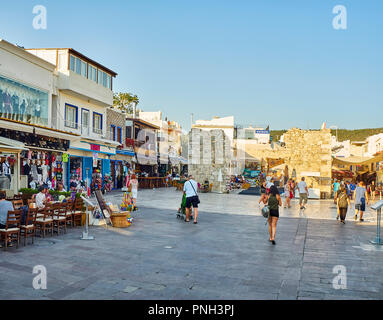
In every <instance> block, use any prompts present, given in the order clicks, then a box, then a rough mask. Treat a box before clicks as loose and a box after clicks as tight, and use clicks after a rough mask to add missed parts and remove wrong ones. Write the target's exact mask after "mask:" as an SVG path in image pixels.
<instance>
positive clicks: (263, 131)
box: [255, 130, 270, 134]
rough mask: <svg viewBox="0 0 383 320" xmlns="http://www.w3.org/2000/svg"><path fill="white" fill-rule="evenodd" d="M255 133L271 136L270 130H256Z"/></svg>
mask: <svg viewBox="0 0 383 320" xmlns="http://www.w3.org/2000/svg"><path fill="white" fill-rule="evenodd" d="M255 133H260V134H270V131H269V130H255Z"/></svg>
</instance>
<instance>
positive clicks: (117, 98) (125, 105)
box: [113, 92, 140, 114]
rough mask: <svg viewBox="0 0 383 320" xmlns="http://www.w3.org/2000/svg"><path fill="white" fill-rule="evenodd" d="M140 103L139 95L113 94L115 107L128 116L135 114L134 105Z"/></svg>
mask: <svg viewBox="0 0 383 320" xmlns="http://www.w3.org/2000/svg"><path fill="white" fill-rule="evenodd" d="M139 102H140V100H139V98H138V97H137V95H135V94H132V93H129V92H119V93H115V94H113V107H114V108H118V109H120V110H121V111H123V112H125V113H127V114H133V105H134V104H136V105H137V104H138V103H139Z"/></svg>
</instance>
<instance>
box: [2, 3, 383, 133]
mask: <svg viewBox="0 0 383 320" xmlns="http://www.w3.org/2000/svg"><path fill="white" fill-rule="evenodd" d="M38 4H42V5H45V6H46V7H47V11H48V28H47V30H39V31H37V30H34V29H33V28H32V19H33V17H34V15H33V14H32V8H33V6H34V5H38ZM338 4H341V5H344V6H346V8H347V14H348V17H347V18H348V29H347V30H334V29H333V27H332V19H333V17H334V14H333V13H332V8H333V7H334V6H335V5H338ZM0 38H4V39H5V40H8V41H10V42H12V43H17V44H19V45H22V46H24V47H26V48H28V47H72V48H74V49H76V50H78V51H80V52H82V53H83V54H85V55H87V56H89V57H90V58H92V59H94V60H96V61H98V62H100V63H102V64H104V65H105V66H107V67H109V68H111V69H113V70H115V71H116V72H117V73H118V77H117V79H116V80H115V82H114V89H115V91H129V92H133V93H136V94H137V95H138V96H139V97H140V100H141V103H140V105H139V106H140V108H142V109H144V110H145V111H157V110H162V111H163V114H164V115H166V116H168V118H169V119H174V120H177V121H179V122H180V123H181V124H182V125H183V127H184V128H185V129H188V128H189V127H190V113H191V112H193V113H194V119H210V118H211V117H212V116H215V115H217V116H228V115H234V116H235V120H236V122H237V123H243V124H249V123H252V124H265V125H267V124H270V127H271V129H282V128H289V127H292V126H296V127H301V128H304V129H305V128H307V127H308V126H309V127H310V128H319V127H320V125H321V123H322V122H323V121H327V123H328V125H337V126H338V127H341V128H363V127H383V60H382V57H383V41H382V40H383V1H382V0H364V1H361V0H336V1H332V0H249V1H243V0H238V1H226V0H203V1H201V0H195V1H183V0H174V1H173V0H172V1H170V0H134V1H133V0H128V1H117V0H109V1H98V0H94V1H90V0H77V1H73V0H66V1H57V0H55V1H53V0H49V1H47V0H45V1H43V0H18V1H2V3H1V11H0Z"/></svg>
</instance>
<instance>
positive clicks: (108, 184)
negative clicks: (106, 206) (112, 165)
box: [103, 174, 113, 193]
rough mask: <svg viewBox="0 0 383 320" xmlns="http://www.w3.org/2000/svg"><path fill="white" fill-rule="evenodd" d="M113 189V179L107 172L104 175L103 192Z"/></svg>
mask: <svg viewBox="0 0 383 320" xmlns="http://www.w3.org/2000/svg"><path fill="white" fill-rule="evenodd" d="M112 189H113V180H112V177H111V176H110V175H108V174H106V175H105V176H104V189H103V193H105V192H110V191H112Z"/></svg>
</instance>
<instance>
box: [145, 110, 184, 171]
mask: <svg viewBox="0 0 383 320" xmlns="http://www.w3.org/2000/svg"><path fill="white" fill-rule="evenodd" d="M139 118H140V119H142V120H145V121H147V122H149V123H152V124H154V125H156V126H158V127H159V128H160V129H159V130H158V133H157V137H158V151H159V160H160V168H159V169H160V171H161V170H162V171H163V172H162V173H165V171H169V170H170V169H171V168H169V166H168V164H169V160H170V163H171V165H172V166H176V167H178V166H179V165H180V163H181V162H182V159H181V158H180V156H181V152H182V147H181V135H182V128H181V126H180V125H179V123H177V122H176V121H168V120H167V119H165V120H162V112H161V111H157V112H143V111H140V113H139Z"/></svg>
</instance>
